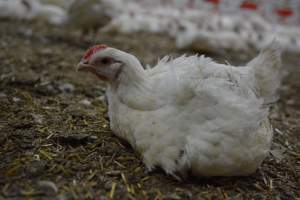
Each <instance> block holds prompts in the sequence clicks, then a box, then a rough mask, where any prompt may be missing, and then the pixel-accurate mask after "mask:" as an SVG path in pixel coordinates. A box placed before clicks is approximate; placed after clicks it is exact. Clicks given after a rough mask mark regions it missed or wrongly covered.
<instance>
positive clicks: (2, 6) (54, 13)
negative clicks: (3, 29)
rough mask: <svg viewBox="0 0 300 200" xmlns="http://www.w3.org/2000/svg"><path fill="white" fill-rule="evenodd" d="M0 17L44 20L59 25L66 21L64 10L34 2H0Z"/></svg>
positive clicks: (18, 0) (14, 0)
mask: <svg viewBox="0 0 300 200" xmlns="http://www.w3.org/2000/svg"><path fill="white" fill-rule="evenodd" d="M0 17H1V18H11V19H18V20H32V19H36V20H45V21H47V22H49V23H51V24H55V25H61V24H63V23H65V21H66V20H67V14H66V12H65V10H63V9H62V8H60V7H58V6H54V5H50V4H41V3H40V2H39V1H36V0H0Z"/></svg>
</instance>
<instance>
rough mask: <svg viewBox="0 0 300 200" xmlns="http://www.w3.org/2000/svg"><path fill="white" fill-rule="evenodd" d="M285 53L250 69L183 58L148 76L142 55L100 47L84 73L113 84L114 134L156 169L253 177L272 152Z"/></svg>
mask: <svg viewBox="0 0 300 200" xmlns="http://www.w3.org/2000/svg"><path fill="white" fill-rule="evenodd" d="M277 46H278V45H277V43H276V42H274V43H273V44H271V45H270V46H268V47H267V48H266V49H265V50H263V51H262V52H261V53H260V54H259V55H258V56H257V57H256V58H254V59H253V60H252V61H251V62H249V63H248V64H246V65H245V66H243V67H234V66H230V65H224V64H218V63H215V62H214V61H213V60H212V59H210V58H206V57H204V56H197V55H194V56H185V55H183V56H181V57H178V58H176V59H170V58H169V57H165V58H163V59H162V60H161V61H159V63H158V64H157V65H156V66H155V67H153V68H151V69H149V68H148V69H146V70H145V69H143V67H142V65H141V63H140V62H139V60H138V59H137V58H136V57H135V56H133V55H131V54H129V53H126V52H124V51H120V50H118V49H115V48H111V47H107V46H106V45H96V46H94V47H92V48H90V49H89V50H88V51H87V52H86V53H85V55H84V57H83V58H82V60H81V61H80V63H79V64H78V70H80V71H90V72H92V73H93V74H95V75H96V76H97V77H98V78H99V79H101V80H104V81H106V82H107V90H106V94H107V97H108V110H109V111H108V114H109V118H110V125H111V129H112V131H113V132H114V133H115V134H116V135H117V136H119V137H121V138H124V139H125V140H127V141H128V142H129V143H130V144H131V145H132V147H133V148H134V149H136V150H137V151H138V152H139V153H140V154H141V155H142V157H143V161H144V163H145V165H146V166H147V168H148V169H149V170H152V169H154V168H155V167H161V168H162V169H164V171H165V172H166V173H167V174H171V175H173V176H175V177H176V176H177V175H179V174H180V175H183V176H184V175H185V174H186V173H187V172H191V173H192V174H193V175H195V176H240V175H248V174H251V173H253V172H254V171H255V170H256V169H257V168H258V167H259V166H260V164H261V163H262V161H263V160H264V158H265V157H266V155H267V153H268V151H269V149H270V145H271V141H272V133H273V130H272V126H271V124H270V121H269V119H268V115H269V104H270V103H272V102H274V101H275V100H276V99H277V96H276V90H277V89H278V87H279V84H280V76H281V73H280V68H281V58H280V50H279V49H278V48H277Z"/></svg>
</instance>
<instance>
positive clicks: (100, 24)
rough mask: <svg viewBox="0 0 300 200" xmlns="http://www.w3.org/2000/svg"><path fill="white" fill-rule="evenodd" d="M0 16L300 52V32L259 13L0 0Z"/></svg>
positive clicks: (182, 44) (88, 0)
mask: <svg viewBox="0 0 300 200" xmlns="http://www.w3.org/2000/svg"><path fill="white" fill-rule="evenodd" d="M0 17H11V18H17V19H34V18H38V19H39V18H42V19H46V20H47V21H48V22H50V23H53V24H57V25H60V24H65V23H69V24H73V25H77V26H79V27H80V28H82V29H90V28H96V29H97V28H98V29H99V28H101V31H111V30H117V31H120V32H125V33H132V32H138V31H146V32H151V33H167V34H168V35H169V36H171V37H173V38H174V39H175V41H176V46H177V47H178V48H188V47H195V46H196V47H197V49H199V48H200V49H201V48H205V49H206V48H208V49H220V48H222V49H233V50H238V51H246V50H249V49H251V48H255V49H263V48H265V47H266V45H267V44H268V43H269V42H270V39H271V38H273V37H270V36H275V37H276V36H280V37H277V38H278V40H279V43H280V45H281V46H282V48H283V49H285V50H286V51H291V52H299V51H300V29H299V28H298V27H292V26H290V27H288V28H287V27H286V26H283V25H279V24H271V23H270V22H268V21H266V20H265V19H264V18H263V17H261V16H260V15H257V14H253V13H247V12H245V13H237V14H234V15H228V14H221V13H220V12H211V11H207V10H204V9H202V10H200V9H178V8H175V7H171V6H156V7H153V6H152V7H151V6H150V7H149V6H144V5H142V3H137V1H122V0H81V1H76V0H64V1H58V0H0Z"/></svg>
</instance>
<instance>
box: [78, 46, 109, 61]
mask: <svg viewBox="0 0 300 200" xmlns="http://www.w3.org/2000/svg"><path fill="white" fill-rule="evenodd" d="M105 48H107V46H106V45H105V44H98V45H95V46H92V47H90V48H89V49H88V50H87V51H86V52H85V54H84V56H83V58H84V59H85V60H86V59H89V58H90V57H91V56H92V55H93V54H94V53H96V52H98V51H100V50H102V49H105Z"/></svg>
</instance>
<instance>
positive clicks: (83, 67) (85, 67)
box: [76, 60, 95, 72]
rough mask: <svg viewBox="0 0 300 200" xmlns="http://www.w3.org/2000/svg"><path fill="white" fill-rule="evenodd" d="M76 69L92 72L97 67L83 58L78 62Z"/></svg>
mask: <svg viewBox="0 0 300 200" xmlns="http://www.w3.org/2000/svg"><path fill="white" fill-rule="evenodd" d="M76 70H77V71H90V72H93V71H95V67H94V66H93V65H90V64H88V62H87V61H85V60H82V61H80V62H79V63H78V64H77V66H76Z"/></svg>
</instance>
